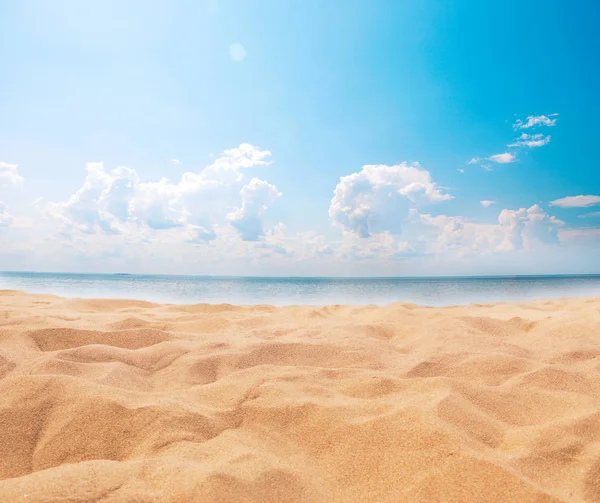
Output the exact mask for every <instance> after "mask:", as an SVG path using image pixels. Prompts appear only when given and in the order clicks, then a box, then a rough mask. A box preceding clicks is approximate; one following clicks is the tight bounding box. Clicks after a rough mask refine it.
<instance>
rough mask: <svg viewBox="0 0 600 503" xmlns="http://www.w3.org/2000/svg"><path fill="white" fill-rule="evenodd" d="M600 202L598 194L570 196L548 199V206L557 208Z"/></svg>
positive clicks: (578, 206)
mask: <svg viewBox="0 0 600 503" xmlns="http://www.w3.org/2000/svg"><path fill="white" fill-rule="evenodd" d="M596 204H600V196H570V197H563V198H562V199H555V200H554V201H550V206H558V207H559V208H585V207H588V206H595V205H596Z"/></svg>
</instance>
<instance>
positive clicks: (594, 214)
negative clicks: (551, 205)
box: [577, 211, 600, 218]
mask: <svg viewBox="0 0 600 503" xmlns="http://www.w3.org/2000/svg"><path fill="white" fill-rule="evenodd" d="M577 218H600V211H593V212H592V213H586V214H585V215H578V216H577Z"/></svg>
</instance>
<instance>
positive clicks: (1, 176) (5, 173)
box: [0, 161, 23, 184]
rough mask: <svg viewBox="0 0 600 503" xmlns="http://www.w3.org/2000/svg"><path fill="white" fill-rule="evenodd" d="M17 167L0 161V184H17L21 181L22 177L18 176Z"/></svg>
mask: <svg viewBox="0 0 600 503" xmlns="http://www.w3.org/2000/svg"><path fill="white" fill-rule="evenodd" d="M18 168H19V165H18V164H9V163H7V162H2V161H0V184H2V182H5V183H11V184H18V183H21V182H22V181H23V177H22V176H20V175H19V169H18Z"/></svg>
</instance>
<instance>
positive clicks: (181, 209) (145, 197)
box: [44, 143, 279, 242]
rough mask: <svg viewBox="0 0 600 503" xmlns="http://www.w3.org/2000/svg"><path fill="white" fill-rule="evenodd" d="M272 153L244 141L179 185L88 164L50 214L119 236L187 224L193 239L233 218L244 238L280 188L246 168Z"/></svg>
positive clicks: (68, 225)
mask: <svg viewBox="0 0 600 503" xmlns="http://www.w3.org/2000/svg"><path fill="white" fill-rule="evenodd" d="M269 156H270V152H269V151H264V150H260V149H259V148H258V147H255V146H253V145H250V144H247V143H243V144H241V145H240V146H239V147H236V148H233V149H230V150H226V151H225V152H224V153H223V155H222V156H221V157H219V158H217V159H215V160H214V162H213V163H212V164H210V165H209V166H207V167H206V168H204V169H203V170H202V171H200V172H187V173H184V174H183V175H182V177H181V179H180V181H179V182H178V183H172V182H170V181H169V180H168V179H166V178H163V179H161V180H159V181H158V182H142V181H140V179H139V176H138V174H137V172H136V171H135V170H133V169H131V168H127V167H124V166H122V167H119V168H117V169H114V170H112V171H106V170H105V168H104V165H103V164H102V163H99V162H96V163H88V164H87V166H86V170H87V176H86V178H85V181H84V184H83V186H82V187H81V188H80V189H79V190H78V191H77V192H75V193H74V194H73V195H72V196H71V197H70V198H69V199H68V200H67V201H62V202H56V203H48V204H47V205H46V207H45V209H44V213H45V214H46V216H48V217H50V218H53V219H55V220H57V221H59V222H61V224H62V228H63V230H64V231H73V230H75V231H79V232H82V233H88V234H89V233H98V232H101V233H106V234H119V233H123V232H126V231H128V230H129V231H131V229H132V226H133V227H136V226H138V227H139V226H142V227H145V228H148V229H151V230H154V231H164V230H168V229H175V228H185V230H186V232H187V235H188V236H189V241H190V242H201V241H210V240H212V239H214V238H215V236H216V234H215V226H217V225H225V224H226V223H227V222H230V223H231V224H232V225H233V226H234V227H235V228H237V229H238V230H239V232H240V233H241V234H242V236H244V238H249V239H250V240H255V239H257V238H258V236H260V235H261V234H262V223H261V218H260V217H261V215H262V214H263V213H264V211H266V209H267V207H268V205H269V204H270V203H271V202H272V201H273V200H274V194H277V195H279V192H278V191H277V189H276V188H275V187H274V186H273V185H270V184H269V183H267V182H265V181H263V180H259V179H257V178H254V179H252V180H251V181H250V183H248V184H246V175H245V174H244V173H243V171H244V170H245V169H248V168H254V167H263V166H267V165H268V164H269V162H268V161H267V159H268V157H269Z"/></svg>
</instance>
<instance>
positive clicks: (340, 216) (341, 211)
mask: <svg viewBox="0 0 600 503" xmlns="http://www.w3.org/2000/svg"><path fill="white" fill-rule="evenodd" d="M451 198H452V196H451V195H450V194H446V193H444V192H443V191H442V190H441V189H440V188H439V187H438V186H437V185H436V184H435V183H434V182H433V181H432V180H431V175H430V174H429V172H428V171H427V170H425V169H423V168H421V166H420V165H419V164H418V163H412V164H408V163H406V162H403V163H401V164H397V165H394V166H387V165H382V164H378V165H366V166H363V167H362V169H361V170H360V171H359V172H357V173H352V174H351V175H347V176H343V177H341V178H340V182H339V183H338V185H337V187H336V188H335V191H334V196H333V199H332V200H331V205H330V207H329V216H330V218H331V220H332V221H333V222H334V224H336V225H338V226H339V227H341V228H342V229H344V230H346V231H349V232H353V233H355V234H357V235H358V236H360V237H361V238H368V237H369V236H371V235H372V234H380V233H383V232H390V233H392V234H397V233H399V232H400V231H401V229H402V221H403V219H404V218H406V216H407V215H408V211H409V209H410V208H411V207H412V206H419V205H425V204H431V203H438V202H441V201H446V200H448V199H451Z"/></svg>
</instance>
